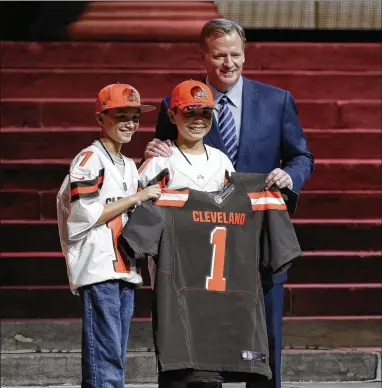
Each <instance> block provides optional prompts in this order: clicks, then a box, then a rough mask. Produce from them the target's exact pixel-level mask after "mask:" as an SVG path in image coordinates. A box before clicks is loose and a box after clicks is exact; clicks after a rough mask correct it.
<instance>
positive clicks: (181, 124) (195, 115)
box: [169, 107, 213, 143]
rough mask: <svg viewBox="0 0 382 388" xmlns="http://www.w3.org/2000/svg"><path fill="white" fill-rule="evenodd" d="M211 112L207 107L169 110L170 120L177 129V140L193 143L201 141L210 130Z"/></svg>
mask: <svg viewBox="0 0 382 388" xmlns="http://www.w3.org/2000/svg"><path fill="white" fill-rule="evenodd" d="M212 112H213V109H212V108H209V107H187V108H185V109H183V110H181V109H179V108H176V109H174V110H169V116H170V120H171V122H172V123H173V124H175V125H176V126H177V129H178V140H183V141H184V142H186V143H195V142H197V141H199V140H201V139H203V137H204V136H206V135H207V134H208V132H209V131H210V130H211V126H212Z"/></svg>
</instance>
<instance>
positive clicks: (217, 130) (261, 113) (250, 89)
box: [145, 19, 314, 388]
mask: <svg viewBox="0 0 382 388" xmlns="http://www.w3.org/2000/svg"><path fill="white" fill-rule="evenodd" d="M244 46H245V33H244V30H243V28H242V27H241V26H239V25H238V24H236V23H234V22H232V21H230V20H227V19H214V20H210V21H209V22H207V23H206V24H205V25H204V27H203V29H202V32H201V36H200V55H201V58H202V60H203V62H204V65H205V68H206V71H207V77H206V79H205V80H204V82H205V83H206V84H207V85H208V86H209V87H210V88H211V90H212V92H213V94H214V101H215V107H216V108H217V109H218V111H220V112H224V113H223V114H221V113H215V117H214V123H213V126H212V129H211V131H210V132H209V134H208V135H207V136H206V137H205V143H206V144H208V145H210V146H212V147H215V148H218V149H220V150H221V151H223V152H225V153H226V154H227V156H229V157H230V158H231V161H232V162H233V164H234V166H235V168H236V170H237V171H239V172H254V173H263V174H268V176H267V178H266V181H265V182H266V184H267V188H269V187H271V186H272V185H276V186H277V187H279V188H280V189H283V188H289V189H293V191H296V192H299V191H300V190H301V189H302V187H303V186H304V184H305V182H306V181H307V180H308V179H309V178H310V176H311V174H312V172H313V169H314V158H313V155H312V154H311V152H310V151H309V149H308V147H307V142H306V139H305V136H304V133H303V130H302V128H301V125H300V123H299V120H298V116H297V110H296V106H295V102H294V100H293V98H292V96H291V95H290V93H289V92H288V91H286V90H282V89H279V88H276V87H273V86H270V85H265V84H261V83H259V82H255V81H250V80H248V79H247V78H245V77H243V76H242V70H243V64H244V62H245V54H244ZM224 104H226V105H228V108H229V110H227V109H226V107H224ZM168 109H169V97H166V98H165V99H164V100H163V101H162V105H161V110H160V113H159V117H158V121H157V126H156V133H155V139H154V140H153V141H151V142H150V143H149V144H148V145H147V148H146V151H145V157H146V158H149V157H154V156H166V155H169V153H170V152H171V151H170V149H169V147H168V144H169V142H170V141H172V140H175V139H176V136H177V131H176V127H175V126H174V125H173V124H171V122H170V120H169V117H168V115H167V111H168ZM286 280H287V275H286V273H285V274H282V275H280V276H277V277H272V276H271V275H270V274H263V275H262V282H263V288H264V297H265V309H266V319H267V327H268V341H269V348H270V349H269V350H270V365H271V369H272V372H273V379H272V382H271V383H270V386H272V387H273V388H281V349H282V316H283V291H284V287H283V283H284V282H285V281H286Z"/></svg>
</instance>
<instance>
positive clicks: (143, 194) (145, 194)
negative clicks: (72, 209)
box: [96, 185, 160, 225]
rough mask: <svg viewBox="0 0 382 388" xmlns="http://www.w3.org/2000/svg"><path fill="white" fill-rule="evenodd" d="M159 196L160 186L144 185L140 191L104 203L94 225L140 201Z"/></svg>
mask: <svg viewBox="0 0 382 388" xmlns="http://www.w3.org/2000/svg"><path fill="white" fill-rule="evenodd" d="M159 197H160V188H159V186H158V185H155V186H149V187H146V188H145V189H143V190H142V191H139V192H138V193H135V194H134V195H130V196H129V197H126V198H121V199H119V200H117V201H115V202H112V203H108V204H106V205H104V207H103V212H102V214H101V216H100V217H99V218H98V220H97V222H96V225H101V224H104V223H105V222H108V221H110V220H112V219H113V218H115V217H117V216H119V215H120V214H122V213H123V212H124V211H126V210H127V209H129V208H131V207H133V206H135V205H137V204H138V203H140V202H144V201H147V200H149V199H158V198H159Z"/></svg>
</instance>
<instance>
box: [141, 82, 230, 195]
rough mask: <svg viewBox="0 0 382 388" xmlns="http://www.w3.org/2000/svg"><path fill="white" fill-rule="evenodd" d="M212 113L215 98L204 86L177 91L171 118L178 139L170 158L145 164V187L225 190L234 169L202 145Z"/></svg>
mask: <svg viewBox="0 0 382 388" xmlns="http://www.w3.org/2000/svg"><path fill="white" fill-rule="evenodd" d="M213 110H214V98H213V94H212V91H211V89H210V88H209V87H208V86H207V85H205V84H204V83H202V82H199V81H193V80H188V81H184V82H181V83H180V84H179V85H177V86H176V87H175V88H174V90H173V91H172V93H171V101H170V109H169V110H168V115H169V117H170V120H171V122H172V123H174V124H176V126H177V130H178V137H177V139H176V141H174V142H173V143H172V145H171V149H172V155H171V156H170V157H161V156H158V157H154V158H150V159H147V160H146V161H145V162H144V163H143V164H142V166H141V168H140V169H139V176H140V181H141V183H142V185H143V187H146V186H149V185H153V184H159V185H160V186H161V187H167V188H169V189H180V188H184V187H188V188H191V189H194V190H200V191H219V190H221V189H222V188H223V185H224V179H225V175H226V172H231V171H234V167H233V165H232V163H231V161H230V159H229V158H228V157H227V156H226V155H225V154H224V153H223V152H221V151H219V150H218V149H216V148H212V147H210V146H208V145H205V144H204V142H203V138H204V137H205V136H206V135H207V134H208V132H209V131H210V129H211V126H212V118H213Z"/></svg>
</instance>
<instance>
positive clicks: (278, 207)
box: [252, 203, 287, 211]
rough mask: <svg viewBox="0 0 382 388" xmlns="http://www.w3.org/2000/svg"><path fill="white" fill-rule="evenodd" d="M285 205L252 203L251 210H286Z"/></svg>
mask: <svg viewBox="0 0 382 388" xmlns="http://www.w3.org/2000/svg"><path fill="white" fill-rule="evenodd" d="M286 209H287V207H286V205H285V204H284V205H275V204H272V203H266V204H261V205H252V210H260V211H262V210H286Z"/></svg>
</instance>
